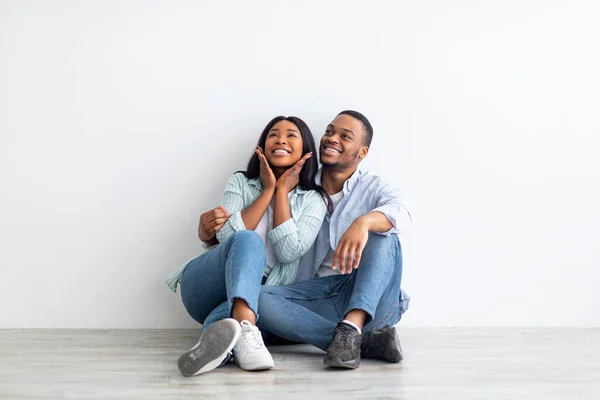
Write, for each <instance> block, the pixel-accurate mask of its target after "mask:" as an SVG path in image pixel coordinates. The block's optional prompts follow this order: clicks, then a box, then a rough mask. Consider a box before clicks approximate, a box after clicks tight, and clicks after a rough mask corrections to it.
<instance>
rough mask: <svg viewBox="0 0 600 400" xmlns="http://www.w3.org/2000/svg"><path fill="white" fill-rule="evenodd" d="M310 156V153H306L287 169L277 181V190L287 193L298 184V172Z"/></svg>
mask: <svg viewBox="0 0 600 400" xmlns="http://www.w3.org/2000/svg"><path fill="white" fill-rule="evenodd" d="M311 156H312V153H306V154H305V155H304V157H302V158H301V159H300V160H298V162H297V163H296V164H294V165H293V166H292V167H290V168H288V169H287V171H285V172H284V173H283V174H282V175H281V176H280V177H279V179H278V180H277V190H278V191H280V190H281V191H284V192H285V193H289V191H290V190H292V189H293V188H295V187H296V186H297V185H298V183H300V171H302V167H303V166H304V163H305V162H306V160H308V159H309V158H310V157H311Z"/></svg>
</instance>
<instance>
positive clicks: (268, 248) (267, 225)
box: [254, 189, 296, 276]
mask: <svg viewBox="0 0 600 400" xmlns="http://www.w3.org/2000/svg"><path fill="white" fill-rule="evenodd" d="M294 193H296V189H293V190H292V191H291V192H289V193H288V200H289V199H291V198H292V195H293V194H294ZM274 204H275V199H273V200H272V201H271V204H269V208H267V211H266V212H265V213H264V214H263V216H262V218H261V219H260V221H259V222H258V225H257V226H256V229H255V230H254V232H256V233H258V234H259V235H260V237H261V239H262V240H263V243H264V244H265V254H266V256H267V266H266V267H265V272H264V276H269V274H270V273H271V271H272V270H273V267H274V266H275V264H277V255H276V254H275V247H273V243H272V242H271V241H270V240H269V238H268V236H267V234H268V233H269V232H271V231H272V230H273V205H274Z"/></svg>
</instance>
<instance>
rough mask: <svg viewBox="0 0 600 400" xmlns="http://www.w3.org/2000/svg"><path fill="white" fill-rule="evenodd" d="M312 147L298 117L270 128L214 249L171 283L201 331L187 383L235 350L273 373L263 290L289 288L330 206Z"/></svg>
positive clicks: (233, 191)
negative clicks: (264, 333)
mask: <svg viewBox="0 0 600 400" xmlns="http://www.w3.org/2000/svg"><path fill="white" fill-rule="evenodd" d="M315 152H316V149H315V143H314V139H313V136H312V133H311V132H310V129H309V128H308V126H307V125H306V124H305V123H304V121H302V120H301V119H299V118H296V117H276V118H274V119H273V120H271V122H269V124H268V125H267V126H266V127H265V129H264V131H263V132H262V134H261V136H260V138H259V140H258V147H257V148H256V150H255V153H254V154H253V156H252V158H251V159H250V161H249V163H248V167H247V170H246V171H244V172H237V173H235V174H234V175H233V176H232V177H231V178H230V179H229V181H228V182H227V186H226V188H225V192H224V194H223V198H222V202H221V204H222V206H223V207H224V208H225V209H226V210H227V211H228V212H229V213H230V217H229V219H228V220H227V221H226V222H225V223H224V225H223V227H222V228H221V229H220V230H219V231H218V232H217V235H216V236H217V239H218V241H219V243H220V244H218V245H216V246H213V247H211V248H210V249H209V250H208V251H207V252H205V253H203V254H201V255H199V256H198V257H196V258H194V259H193V260H191V261H189V262H188V263H186V264H184V265H183V266H182V267H181V268H179V269H178V270H176V271H174V272H173V273H172V274H171V275H170V276H169V277H167V284H169V286H170V287H171V289H173V291H175V290H176V286H177V282H180V284H181V298H182V301H183V304H184V306H185V308H186V310H187V312H188V313H189V314H190V316H191V317H192V318H194V319H195V320H196V321H198V322H200V323H202V324H203V325H204V330H203V333H202V336H201V337H200V340H199V342H198V344H196V346H194V347H193V348H192V349H191V350H190V351H188V352H187V353H185V354H183V355H182V356H181V357H180V358H179V360H178V362H177V365H178V366H179V370H180V371H181V373H182V374H183V375H185V376H193V375H198V374H201V373H204V372H208V371H211V370H213V369H214V368H216V367H218V366H219V365H220V364H221V363H223V362H224V361H225V360H226V359H227V358H228V354H229V352H230V351H231V350H232V349H233V357H234V361H235V362H236V363H237V364H238V365H239V366H240V367H241V368H242V369H245V370H261V369H269V368H272V367H273V358H272V357H271V354H270V353H269V351H268V350H267V348H266V347H265V345H264V343H263V340H262V337H261V333H260V331H259V330H258V328H257V327H256V319H257V318H258V310H257V306H258V295H259V291H260V285H261V284H267V285H284V284H288V283H292V282H294V280H295V277H296V270H297V268H298V264H299V262H300V257H301V256H302V255H303V254H304V253H306V251H307V250H308V249H309V248H310V246H311V245H312V243H313V242H314V240H315V238H316V236H317V233H318V231H319V229H320V227H321V224H322V223H323V218H324V217H325V214H326V212H327V209H328V204H330V200H329V197H328V196H327V194H326V192H325V190H323V188H322V187H320V186H318V185H317V184H315V176H316V173H317V168H318V165H317V160H316V157H312V155H313V154H314V153H315Z"/></svg>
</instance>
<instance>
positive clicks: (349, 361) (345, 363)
mask: <svg viewBox="0 0 600 400" xmlns="http://www.w3.org/2000/svg"><path fill="white" fill-rule="evenodd" d="M361 342H362V335H361V334H360V333H358V331H357V330H356V329H355V328H353V327H351V326H350V325H348V324H345V323H343V322H340V323H339V324H337V326H336V327H335V331H334V332H333V339H331V344H330V345H329V347H328V348H327V355H325V360H324V363H325V365H327V366H328V367H336V368H352V369H355V368H358V366H359V365H360V344H361Z"/></svg>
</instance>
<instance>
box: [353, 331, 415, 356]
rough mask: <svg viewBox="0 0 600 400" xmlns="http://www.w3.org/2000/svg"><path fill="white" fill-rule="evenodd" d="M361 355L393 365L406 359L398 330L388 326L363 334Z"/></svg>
mask: <svg viewBox="0 0 600 400" xmlns="http://www.w3.org/2000/svg"><path fill="white" fill-rule="evenodd" d="M360 354H361V356H363V357H364V358H377V359H380V360H385V361H389V362H391V363H398V362H400V361H402V359H403V358H404V357H403V356H402V347H400V339H399V338H398V333H396V328H394V327H393V326H389V325H388V326H386V327H384V328H381V329H377V330H372V331H370V332H365V333H363V335H362V346H361V349H360Z"/></svg>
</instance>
